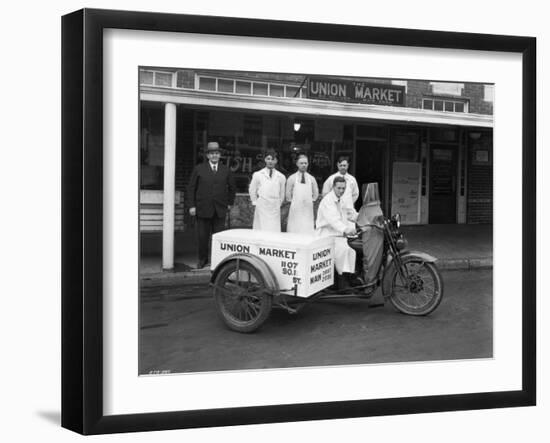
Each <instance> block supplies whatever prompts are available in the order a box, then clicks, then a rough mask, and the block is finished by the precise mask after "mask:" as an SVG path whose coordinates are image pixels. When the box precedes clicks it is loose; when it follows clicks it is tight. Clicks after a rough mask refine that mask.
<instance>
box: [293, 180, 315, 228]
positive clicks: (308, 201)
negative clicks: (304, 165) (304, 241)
mask: <svg viewBox="0 0 550 443" xmlns="http://www.w3.org/2000/svg"><path fill="white" fill-rule="evenodd" d="M302 181H303V183H302ZM318 197H319V187H318V186H317V181H316V180H315V178H314V177H313V176H312V175H310V174H308V173H307V172H300V171H298V172H296V173H295V174H292V175H291V176H290V177H288V180H287V181H286V199H287V200H288V201H289V202H290V209H289V211H288V223H287V228H286V230H287V232H294V233H298V234H307V235H313V234H314V232H315V227H314V223H313V222H314V220H313V202H314V201H315V200H317V198H318Z"/></svg>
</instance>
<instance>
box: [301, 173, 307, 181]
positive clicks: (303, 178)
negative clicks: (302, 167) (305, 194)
mask: <svg viewBox="0 0 550 443" xmlns="http://www.w3.org/2000/svg"><path fill="white" fill-rule="evenodd" d="M305 182H306V176H305V174H304V173H303V172H302V181H301V182H300V183H305Z"/></svg>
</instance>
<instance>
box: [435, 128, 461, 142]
mask: <svg viewBox="0 0 550 443" xmlns="http://www.w3.org/2000/svg"><path fill="white" fill-rule="evenodd" d="M430 141H432V142H433V141H438V142H458V131H457V130H456V129H455V128H430Z"/></svg>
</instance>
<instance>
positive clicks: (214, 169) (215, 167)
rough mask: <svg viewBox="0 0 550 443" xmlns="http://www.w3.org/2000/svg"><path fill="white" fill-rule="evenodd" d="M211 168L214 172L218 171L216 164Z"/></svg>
mask: <svg viewBox="0 0 550 443" xmlns="http://www.w3.org/2000/svg"><path fill="white" fill-rule="evenodd" d="M212 170H213V171H214V174H215V173H216V172H218V167H217V166H216V165H212Z"/></svg>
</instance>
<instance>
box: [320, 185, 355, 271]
mask: <svg viewBox="0 0 550 443" xmlns="http://www.w3.org/2000/svg"><path fill="white" fill-rule="evenodd" d="M355 218H357V212H355V211H353V212H352V211H351V210H349V209H347V210H346V209H345V208H344V207H343V206H342V199H339V198H338V197H336V194H335V193H334V191H330V192H329V193H328V194H327V195H325V196H324V197H323V200H321V203H320V204H319V209H318V211H317V221H316V230H315V232H316V235H318V236H320V237H327V236H331V237H334V265H335V267H336V272H338V274H342V273H343V272H351V273H353V272H355V251H354V250H353V249H352V248H351V247H350V246H349V245H348V240H347V239H346V238H345V237H344V236H343V235H344V231H345V230H346V228H348V227H352V228H353V227H355V223H353V221H354V219H355Z"/></svg>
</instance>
